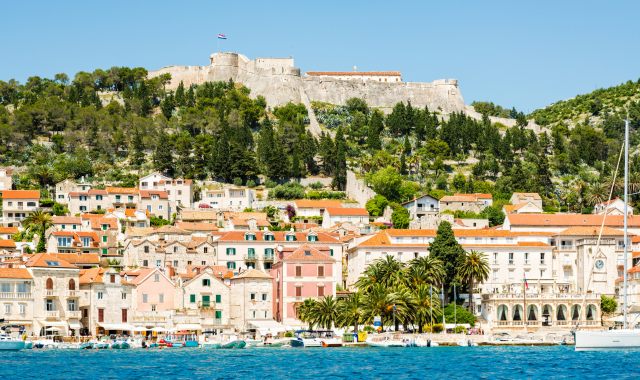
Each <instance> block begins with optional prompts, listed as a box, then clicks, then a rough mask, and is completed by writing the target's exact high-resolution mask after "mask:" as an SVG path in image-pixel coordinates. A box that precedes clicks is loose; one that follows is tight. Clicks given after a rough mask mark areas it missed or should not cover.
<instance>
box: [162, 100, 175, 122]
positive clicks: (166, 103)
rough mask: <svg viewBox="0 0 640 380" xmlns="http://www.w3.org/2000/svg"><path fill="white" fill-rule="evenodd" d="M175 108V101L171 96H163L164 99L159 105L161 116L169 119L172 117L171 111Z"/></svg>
mask: <svg viewBox="0 0 640 380" xmlns="http://www.w3.org/2000/svg"><path fill="white" fill-rule="evenodd" d="M175 107H176V105H175V99H174V97H173V94H168V95H167V96H165V98H164V99H163V100H162V103H161V104H160V108H161V109H162V114H163V115H164V117H166V118H167V119H171V116H172V115H173V109H174V108H175Z"/></svg>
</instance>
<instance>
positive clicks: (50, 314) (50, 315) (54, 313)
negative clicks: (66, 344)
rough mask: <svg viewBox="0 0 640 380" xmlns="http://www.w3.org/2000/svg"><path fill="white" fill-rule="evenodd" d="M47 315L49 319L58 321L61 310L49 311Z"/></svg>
mask: <svg viewBox="0 0 640 380" xmlns="http://www.w3.org/2000/svg"><path fill="white" fill-rule="evenodd" d="M45 315H46V317H47V318H52V319H53V318H55V319H57V318H60V310H47V311H46V314H45Z"/></svg>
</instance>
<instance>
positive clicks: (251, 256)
mask: <svg viewBox="0 0 640 380" xmlns="http://www.w3.org/2000/svg"><path fill="white" fill-rule="evenodd" d="M244 259H245V261H256V255H255V253H254V254H248V255H245V256H244Z"/></svg>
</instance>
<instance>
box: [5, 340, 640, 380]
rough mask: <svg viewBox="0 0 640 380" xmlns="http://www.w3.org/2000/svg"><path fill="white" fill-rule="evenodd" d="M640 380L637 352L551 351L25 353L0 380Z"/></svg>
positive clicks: (11, 355) (9, 362) (9, 358)
mask: <svg viewBox="0 0 640 380" xmlns="http://www.w3.org/2000/svg"><path fill="white" fill-rule="evenodd" d="M476 378H479V379H491V380H495V379H581V380H582V379H614V378H615V379H640V351H600V352H575V351H574V349H573V347H570V346H553V347H433V348H306V349H305V348H288V349H287V348H251V349H244V350H201V349H163V350H157V349H156V350H143V349H138V350H25V351H20V352H2V353H0V379H2V380H5V379H92V380H94V379H96V380H97V379H118V380H122V379H225V380H227V379H243V380H246V379H261V380H264V379H314V380H315V379H476Z"/></svg>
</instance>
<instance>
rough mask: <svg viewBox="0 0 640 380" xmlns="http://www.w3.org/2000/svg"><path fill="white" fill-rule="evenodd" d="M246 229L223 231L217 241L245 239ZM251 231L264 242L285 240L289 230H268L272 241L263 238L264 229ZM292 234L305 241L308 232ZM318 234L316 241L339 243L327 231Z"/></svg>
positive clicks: (258, 239) (297, 239)
mask: <svg viewBox="0 0 640 380" xmlns="http://www.w3.org/2000/svg"><path fill="white" fill-rule="evenodd" d="M245 233H246V231H228V232H226V233H224V235H222V236H221V237H220V238H219V239H218V241H222V242H231V241H233V242H240V241H245V239H244V236H245ZM251 233H253V234H255V235H256V240H255V241H266V242H285V241H286V239H285V236H286V235H287V234H289V233H291V232H284V231H274V232H268V233H270V234H272V235H273V237H274V241H269V240H264V234H265V232H264V231H251ZM294 234H295V235H296V241H298V242H306V241H307V236H308V234H309V233H307V232H294ZM317 236H318V242H321V243H329V244H336V243H340V240H338V239H337V238H336V237H334V236H331V235H330V234H328V233H325V232H318V233H317ZM247 241H248V242H249V243H251V242H253V240H247Z"/></svg>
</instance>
